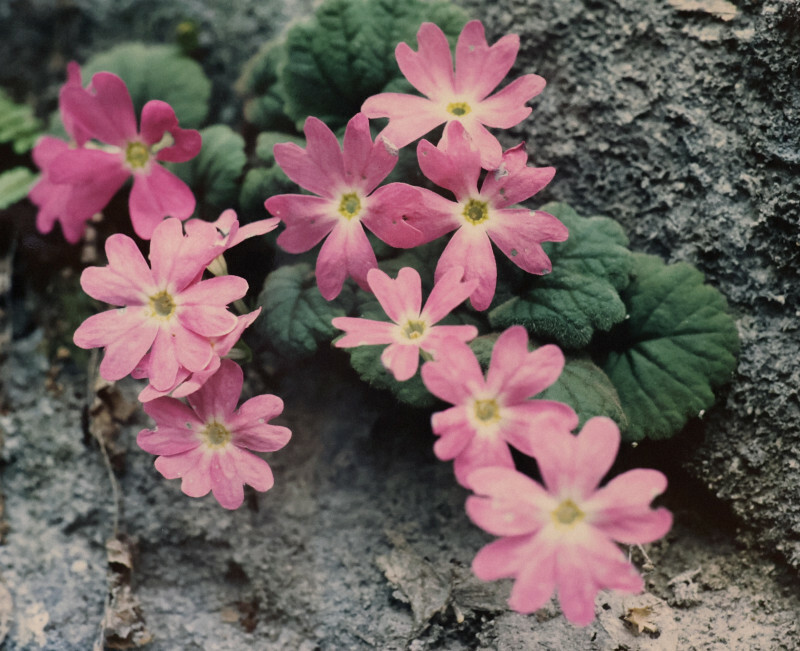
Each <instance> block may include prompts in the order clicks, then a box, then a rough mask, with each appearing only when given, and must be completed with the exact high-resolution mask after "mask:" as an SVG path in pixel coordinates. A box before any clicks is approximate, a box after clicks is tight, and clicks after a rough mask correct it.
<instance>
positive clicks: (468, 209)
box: [461, 199, 489, 226]
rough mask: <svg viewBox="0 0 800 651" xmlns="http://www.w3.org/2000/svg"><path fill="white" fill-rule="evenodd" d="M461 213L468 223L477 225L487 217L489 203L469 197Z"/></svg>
mask: <svg viewBox="0 0 800 651" xmlns="http://www.w3.org/2000/svg"><path fill="white" fill-rule="evenodd" d="M461 214H462V215H464V219H466V220H467V222H468V223H470V224H472V225H474V226H477V225H478V224H481V223H483V222H485V221H486V220H487V219H489V204H488V203H486V202H485V201H478V200H477V199H470V200H469V201H467V203H466V205H465V206H464V210H463V212H462V213H461Z"/></svg>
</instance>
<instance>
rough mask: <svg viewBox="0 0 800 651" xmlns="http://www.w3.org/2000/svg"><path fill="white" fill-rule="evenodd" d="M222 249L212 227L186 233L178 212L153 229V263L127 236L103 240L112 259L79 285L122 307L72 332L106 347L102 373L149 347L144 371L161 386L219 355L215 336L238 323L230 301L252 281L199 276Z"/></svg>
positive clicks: (113, 372)
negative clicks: (230, 307) (192, 234)
mask: <svg viewBox="0 0 800 651" xmlns="http://www.w3.org/2000/svg"><path fill="white" fill-rule="evenodd" d="M224 248H225V244H224V243H223V242H222V239H221V238H218V237H216V236H215V235H212V234H211V233H210V231H208V230H204V231H203V233H200V234H195V235H194V236H191V237H190V236H188V235H187V236H185V235H184V234H183V230H182V225H181V222H180V221H179V220H177V219H174V218H169V219H166V220H164V221H162V222H161V223H160V224H159V225H158V226H157V227H156V229H155V230H154V231H153V239H152V242H151V243H150V262H151V264H152V268H151V267H150V266H148V264H147V262H146V261H145V259H144V257H143V256H142V254H141V252H140V251H139V249H138V248H137V246H136V243H135V242H134V241H133V240H132V239H131V238H130V237H127V236H126V235H121V234H115V235H112V236H111V237H109V238H108V240H106V248H105V250H106V257H107V258H108V265H107V266H105V267H89V268H87V269H85V270H84V271H83V274H82V275H81V286H82V287H83V290H84V291H85V292H86V293H87V294H89V296H91V297H93V298H96V299H97V300H100V301H104V302H106V303H110V304H112V305H117V306H119V307H120V309H116V310H108V311H106V312H101V313H100V314H95V315H94V316H91V317H89V318H88V319H86V321H84V322H83V323H82V324H81V325H80V326H79V327H78V329H77V330H76V331H75V335H74V341H75V344H76V345H78V346H80V347H81V348H98V347H104V348H105V356H104V357H103V360H102V362H101V363H100V375H101V376H102V377H103V378H105V379H107V380H109V381H113V380H119V379H121V378H123V377H125V376H126V375H128V374H129V373H130V372H131V371H133V370H134V369H135V368H136V367H137V366H140V365H141V360H142V358H143V357H144V356H145V355H146V354H147V353H148V351H150V357H149V363H148V364H147V369H146V373H145V374H146V375H147V377H149V378H150V384H152V385H153V387H154V388H155V389H156V390H159V391H165V390H169V389H171V388H172V387H173V386H174V385H175V381H176V378H177V376H178V372H179V370H180V369H181V368H182V367H183V368H185V369H186V370H188V371H190V372H192V373H196V372H202V371H204V370H205V369H206V368H207V367H208V365H209V363H211V362H212V358H213V357H214V356H215V355H217V356H218V353H217V351H215V349H214V345H213V343H212V342H213V340H214V338H217V337H222V336H224V335H226V334H228V333H229V332H231V331H232V330H233V329H234V328H235V327H236V326H237V323H238V320H237V318H236V316H234V315H233V314H231V313H230V312H229V311H228V309H227V304H228V303H230V302H231V301H235V300H237V299H240V298H242V297H243V296H244V295H245V293H246V292H247V281H245V280H244V279H243V278H239V277H237V276H223V277H217V278H211V279H209V280H198V279H199V278H200V276H201V274H202V272H203V269H205V267H206V266H207V265H208V264H209V263H210V262H211V261H212V260H213V259H214V258H215V257H216V256H217V255H219V253H221V252H222V251H223V250H224Z"/></svg>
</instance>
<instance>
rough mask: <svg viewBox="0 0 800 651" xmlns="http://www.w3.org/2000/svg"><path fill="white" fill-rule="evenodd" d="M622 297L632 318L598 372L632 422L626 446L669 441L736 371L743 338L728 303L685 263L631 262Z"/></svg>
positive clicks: (646, 258) (645, 258) (644, 258)
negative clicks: (605, 377)
mask: <svg viewBox="0 0 800 651" xmlns="http://www.w3.org/2000/svg"><path fill="white" fill-rule="evenodd" d="M634 262H635V266H634V280H633V282H632V283H631V284H630V286H629V287H628V288H627V289H626V290H624V291H623V293H622V296H623V299H624V300H625V304H626V305H627V308H628V313H629V315H630V318H628V319H627V320H626V321H625V322H624V323H623V324H621V325H620V326H618V327H617V328H615V329H614V331H612V333H611V339H612V345H613V349H612V352H610V353H609V354H608V356H607V358H606V360H605V361H604V363H603V364H601V366H602V368H603V370H604V371H605V372H606V373H607V374H608V376H609V378H610V379H611V381H612V382H613V383H614V385H615V386H616V388H617V392H618V393H619V397H620V401H621V403H622V407H623V409H624V410H625V413H626V414H627V416H628V420H629V428H628V432H627V438H628V439H629V440H639V439H642V438H644V437H650V438H654V439H661V438H668V437H670V436H672V435H673V434H675V433H677V432H678V431H680V429H681V428H683V426H684V425H685V424H686V422H687V421H688V419H689V418H692V417H694V416H698V415H700V414H701V413H702V412H703V410H705V409H708V408H709V407H711V405H712V404H713V403H714V393H713V389H714V388H716V387H718V386H720V385H722V384H724V383H726V382H728V381H729V380H730V378H731V375H732V373H733V371H734V369H735V368H736V355H737V353H738V350H739V337H738V333H737V330H736V324H735V322H734V320H733V318H732V317H731V315H730V314H729V313H728V306H727V302H726V300H725V298H724V297H723V296H722V294H721V293H720V292H718V291H717V290H716V289H714V288H713V287H710V286H708V285H704V284H703V281H704V276H703V274H702V273H701V272H700V271H698V270H697V269H695V268H694V267H692V266H691V265H689V264H686V263H684V262H679V263H677V264H674V265H669V266H668V265H666V264H664V262H663V261H662V260H660V259H659V258H657V257H656V256H651V255H645V254H634Z"/></svg>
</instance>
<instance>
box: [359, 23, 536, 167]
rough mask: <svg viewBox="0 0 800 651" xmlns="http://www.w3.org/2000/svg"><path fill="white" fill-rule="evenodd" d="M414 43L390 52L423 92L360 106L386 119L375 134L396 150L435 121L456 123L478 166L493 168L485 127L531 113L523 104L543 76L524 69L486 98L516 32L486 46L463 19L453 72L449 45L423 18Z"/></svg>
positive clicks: (496, 148)
mask: <svg viewBox="0 0 800 651" xmlns="http://www.w3.org/2000/svg"><path fill="white" fill-rule="evenodd" d="M417 43H418V45H419V50H418V51H417V52H414V50H412V49H411V48H410V47H409V46H408V45H407V44H406V43H400V44H398V46H397V48H396V49H395V56H396V57H397V63H398V65H399V66H400V70H401V71H402V73H403V74H404V75H405V77H406V79H408V81H409V82H411V84H412V85H413V86H414V87H415V88H416V89H417V90H419V91H420V92H421V93H422V94H423V95H425V96H426V97H419V96H416V95H406V94H404V93H380V94H378V95H373V96H372V97H370V98H368V99H367V100H366V101H365V102H364V104H363V106H362V107H361V110H362V111H363V112H364V113H366V114H367V116H368V117H370V118H389V124H388V126H387V127H386V128H385V129H384V130H383V131H381V133H380V134H379V137H380V138H383V139H385V140H386V141H387V142H388V143H390V144H391V145H392V146H394V147H396V148H398V149H399V148H401V147H405V146H406V145H407V144H409V143H411V142H413V141H414V140H416V139H417V138H419V137H420V136H424V135H425V134H426V133H428V132H429V131H430V130H431V129H433V128H434V127H436V126H437V125H440V124H443V123H445V122H453V121H456V122H459V123H461V124H462V125H463V126H464V128H465V129H466V131H467V133H469V134H470V136H471V137H472V139H473V141H474V142H475V144H476V146H477V147H478V149H480V152H481V161H482V165H483V167H484V168H485V169H488V170H494V169H496V168H498V167H499V166H500V162H501V156H502V148H501V146H500V143H499V142H498V140H497V138H495V137H494V136H493V135H492V134H491V133H489V131H488V130H487V129H486V126H490V127H498V128H501V129H508V128H510V127H513V126H514V125H515V124H519V122H521V121H522V120H524V119H525V118H526V117H527V116H528V115H529V114H530V112H531V108H530V107H529V106H525V103H526V102H527V101H528V100H530V99H531V98H532V97H534V96H535V95H538V94H539V93H540V92H541V91H542V89H543V88H544V86H545V81H544V79H542V78H541V77H539V76H538V75H533V74H528V75H524V76H522V77H520V78H518V79H516V80H515V81H513V82H512V83H510V84H509V85H508V86H506V87H505V88H503V90H501V91H500V92H498V93H495V94H494V95H492V96H491V97H487V95H489V93H491V92H492V90H494V89H495V87H496V86H497V84H499V83H500V81H502V79H503V78H504V77H505V76H506V74H508V71H509V70H510V69H511V66H512V65H513V64H514V60H515V59H516V58H517V52H518V50H519V36H517V35H515V34H508V35H506V36H504V37H503V38H501V39H500V40H499V41H498V42H497V43H495V44H494V45H492V46H491V47H489V45H488V44H487V42H486V36H485V35H484V29H483V25H482V24H481V22H480V21H477V20H473V21H471V22H469V23H467V24H466V26H465V27H464V29H463V30H462V31H461V34H460V35H459V37H458V43H457V44H456V65H455V72H454V71H453V59H452V56H451V54H450V44H449V43H448V42H447V37H446V36H445V35H444V32H443V31H442V30H441V29H440V28H439V27H438V26H436V25H434V24H433V23H423V24H422V26H421V27H420V28H419V31H418V32H417ZM484 125H486V126H484Z"/></svg>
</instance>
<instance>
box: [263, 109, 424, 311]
mask: <svg viewBox="0 0 800 651" xmlns="http://www.w3.org/2000/svg"><path fill="white" fill-rule="evenodd" d="M305 134H306V140H307V142H308V145H307V147H306V148H305V149H303V148H301V147H299V146H298V145H296V144H294V143H280V144H277V145H275V148H274V151H275V160H276V161H277V163H278V165H280V167H281V168H282V169H283V171H284V172H286V175H287V176H288V177H289V178H290V179H292V181H294V182H295V183H297V184H298V185H299V186H300V187H302V188H305V189H306V190H310V191H311V192H313V193H314V194H316V195H319V196H309V195H307V194H281V195H277V196H274V197H270V198H269V199H267V200H266V202H265V204H264V205H265V206H266V208H267V210H268V211H269V212H270V213H271V214H273V215H275V216H276V217H280V218H281V220H282V221H283V223H284V224H285V225H286V230H284V231H283V232H282V233H281V234H280V235H279V236H278V244H279V245H280V246H281V247H283V248H284V249H285V250H286V251H288V252H289V253H302V252H303V251H308V250H309V249H311V248H313V247H314V246H316V245H317V244H318V243H319V242H320V241H322V240H323V239H324V238H325V237H326V236H327V238H328V239H327V240H325V243H324V244H323V245H322V248H321V250H320V252H319V257H318V258H317V269H316V275H317V285H318V286H319V289H320V292H321V293H322V295H323V296H324V297H325V298H326V299H327V300H331V299H333V298H335V297H336V296H338V294H339V292H340V291H341V289H342V285H343V284H344V281H345V278H347V276H351V277H353V278H354V279H355V281H356V282H357V283H358V284H359V285H360V286H361V287H362V288H364V289H367V272H368V271H369V270H370V269H374V268H375V267H377V266H378V262H377V260H376V258H375V253H374V252H373V250H372V247H371V246H370V243H369V240H368V239H367V235H366V233H365V232H364V228H363V227H364V226H366V227H367V228H369V229H370V230H371V231H372V232H373V233H374V234H375V235H377V236H378V237H379V238H380V239H382V240H383V241H385V242H387V243H388V244H389V245H391V246H395V247H402V248H408V247H412V246H416V245H417V244H419V242H420V240H421V235H420V233H419V232H418V231H417V230H416V229H415V228H413V227H411V226H410V225H408V224H407V223H406V219H405V216H404V211H406V210H408V208H407V207H408V206H410V205H414V204H415V203H416V201H417V196H418V192H417V189H416V188H412V187H411V186H409V185H406V184H404V183H392V184H389V185H386V186H383V187H381V188H378V189H377V190H376V189H375V188H376V187H377V186H378V184H379V183H380V182H381V181H382V180H383V179H384V178H386V175H387V174H389V172H391V171H392V168H393V167H394V166H395V163H396V162H397V152H392V151H390V150H389V149H387V147H386V146H385V145H384V144H383V143H382V142H375V143H373V142H372V137H371V136H370V133H369V121H368V120H367V118H366V116H364V115H363V114H362V113H359V114H358V115H356V116H355V117H353V118H352V119H351V120H350V122H348V123H347V128H346V130H345V134H344V143H343V148H342V149H340V148H339V142H338V141H337V140H336V136H334V134H333V132H332V131H331V130H330V129H329V128H328V127H327V126H326V125H325V124H324V123H323V122H321V121H320V120H318V119H317V118H315V117H309V118H308V119H307V120H306V123H305ZM373 191H374V192H373Z"/></svg>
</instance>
